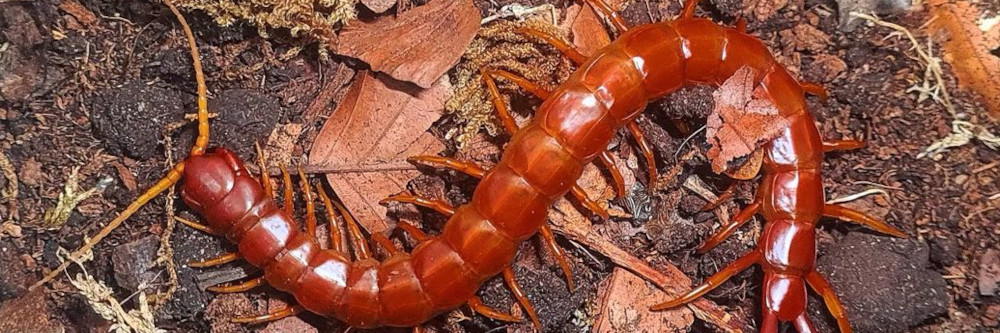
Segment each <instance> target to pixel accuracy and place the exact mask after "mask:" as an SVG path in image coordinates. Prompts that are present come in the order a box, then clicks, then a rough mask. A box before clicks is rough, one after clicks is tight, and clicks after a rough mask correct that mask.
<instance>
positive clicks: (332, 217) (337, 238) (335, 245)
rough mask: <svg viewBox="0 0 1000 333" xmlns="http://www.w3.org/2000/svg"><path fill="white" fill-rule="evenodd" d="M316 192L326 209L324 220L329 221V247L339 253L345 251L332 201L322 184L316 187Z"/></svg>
mask: <svg viewBox="0 0 1000 333" xmlns="http://www.w3.org/2000/svg"><path fill="white" fill-rule="evenodd" d="M316 192H319V198H320V200H321V201H323V208H324V210H325V211H326V220H327V221H329V223H330V224H329V226H328V227H329V228H330V230H329V232H330V248H331V249H334V250H336V251H340V253H347V247H346V246H344V239H343V238H342V236H341V235H340V226H338V225H337V214H336V213H334V208H333V202H331V201H330V196H329V195H327V194H326V189H324V188H323V186H319V187H317V188H316Z"/></svg>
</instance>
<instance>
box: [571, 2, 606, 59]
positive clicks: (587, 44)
mask: <svg viewBox="0 0 1000 333" xmlns="http://www.w3.org/2000/svg"><path fill="white" fill-rule="evenodd" d="M566 21H568V22H572V23H571V24H570V28H569V30H570V32H572V33H573V45H575V46H576V47H577V50H579V51H580V53H583V55H585V56H590V55H593V54H594V52H597V50H600V49H601V48H603V47H605V46H607V45H608V44H611V36H610V35H608V31H607V29H605V28H604V23H603V22H604V21H603V19H601V17H600V16H598V15H597V12H596V11H594V7H591V6H590V5H589V4H587V5H585V6H581V5H577V4H574V5H573V6H570V7H569V9H567V10H566Z"/></svg>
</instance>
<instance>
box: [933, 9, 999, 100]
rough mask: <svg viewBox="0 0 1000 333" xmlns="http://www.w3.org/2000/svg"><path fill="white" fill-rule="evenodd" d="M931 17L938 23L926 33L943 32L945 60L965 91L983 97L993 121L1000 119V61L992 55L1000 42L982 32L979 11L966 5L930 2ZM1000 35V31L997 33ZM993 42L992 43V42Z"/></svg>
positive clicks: (934, 22) (934, 23)
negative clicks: (945, 40) (945, 38)
mask: <svg viewBox="0 0 1000 333" xmlns="http://www.w3.org/2000/svg"><path fill="white" fill-rule="evenodd" d="M930 10H931V14H932V15H934V16H935V17H937V19H935V20H933V21H931V24H929V25H927V27H926V28H925V29H926V32H927V33H928V34H929V35H936V34H938V33H939V32H942V31H943V32H944V33H946V34H947V36H948V37H949V39H948V41H947V42H945V43H944V60H945V61H947V62H948V64H950V65H951V66H952V67H951V68H952V69H953V70H954V71H955V75H956V76H957V77H958V83H959V84H960V85H961V86H962V87H964V88H965V89H969V90H972V91H974V92H976V93H977V94H979V96H981V97H982V98H983V100H984V102H985V104H986V108H987V109H989V111H990V112H991V114H992V116H993V117H994V119H1000V57H998V56H995V55H993V54H991V53H990V51H991V50H993V49H996V48H998V47H1000V41H998V40H997V39H995V37H989V36H990V35H991V34H992V33H994V32H993V31H992V30H991V31H990V32H989V33H990V34H986V33H984V32H983V31H982V30H980V29H979V16H980V13H981V11H980V9H978V8H976V6H975V5H973V4H971V3H969V2H967V1H959V2H957V3H953V2H952V1H945V0H934V1H931V7H930ZM996 33H997V34H998V35H1000V30H998V32H996ZM991 40H992V41H991Z"/></svg>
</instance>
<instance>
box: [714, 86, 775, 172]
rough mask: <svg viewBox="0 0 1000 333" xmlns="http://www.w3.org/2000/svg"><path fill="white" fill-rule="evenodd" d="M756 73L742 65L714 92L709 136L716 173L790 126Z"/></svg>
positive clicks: (727, 167) (724, 169)
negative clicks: (761, 85) (758, 83)
mask: <svg viewBox="0 0 1000 333" xmlns="http://www.w3.org/2000/svg"><path fill="white" fill-rule="evenodd" d="M755 76H756V73H755V71H754V70H753V69H752V68H749V67H743V68H740V69H739V70H737V71H736V73H735V74H733V76H732V77H730V78H729V79H727V80H726V82H723V83H722V85H721V86H719V89H718V90H716V91H715V92H714V93H712V96H713V97H714V99H715V108H714V109H712V113H711V114H709V115H708V125H707V126H708V128H707V129H706V132H705V135H706V136H707V137H708V140H709V143H710V144H711V145H712V148H711V149H709V150H708V158H709V159H711V160H712V170H713V171H715V172H716V173H722V172H723V171H726V170H727V169H729V168H730V167H732V166H730V165H729V163H730V162H731V161H733V160H734V159H736V158H738V157H741V156H746V155H748V154H750V153H751V152H753V151H754V150H756V149H757V148H760V147H761V146H762V145H763V144H764V143H765V142H766V141H768V140H771V139H773V138H774V137H775V136H777V135H778V134H779V133H781V131H782V130H784V129H785V128H786V127H788V125H789V124H788V120H787V119H785V118H784V117H782V116H780V115H778V109H777V108H776V107H775V106H774V103H772V102H771V100H770V99H769V97H768V96H767V91H766V90H764V89H763V88H761V87H760V86H759V85H757V83H756V82H754V77H755Z"/></svg>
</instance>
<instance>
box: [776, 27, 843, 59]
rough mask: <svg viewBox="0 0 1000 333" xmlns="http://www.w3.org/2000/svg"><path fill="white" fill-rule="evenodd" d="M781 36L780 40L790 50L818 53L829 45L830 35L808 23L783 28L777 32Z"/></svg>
mask: <svg viewBox="0 0 1000 333" xmlns="http://www.w3.org/2000/svg"><path fill="white" fill-rule="evenodd" d="M778 35H780V36H781V41H782V43H784V44H785V45H786V46H787V48H790V49H791V50H786V51H789V52H785V53H791V52H790V51H792V50H796V51H809V52H813V53H819V52H821V51H823V50H824V49H826V47H827V45H830V44H831V43H830V35H827V34H826V33H825V32H823V31H822V30H819V29H817V28H816V27H814V26H812V25H810V24H805V23H802V24H799V25H796V26H795V27H793V28H791V29H785V30H782V31H781V32H778Z"/></svg>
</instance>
